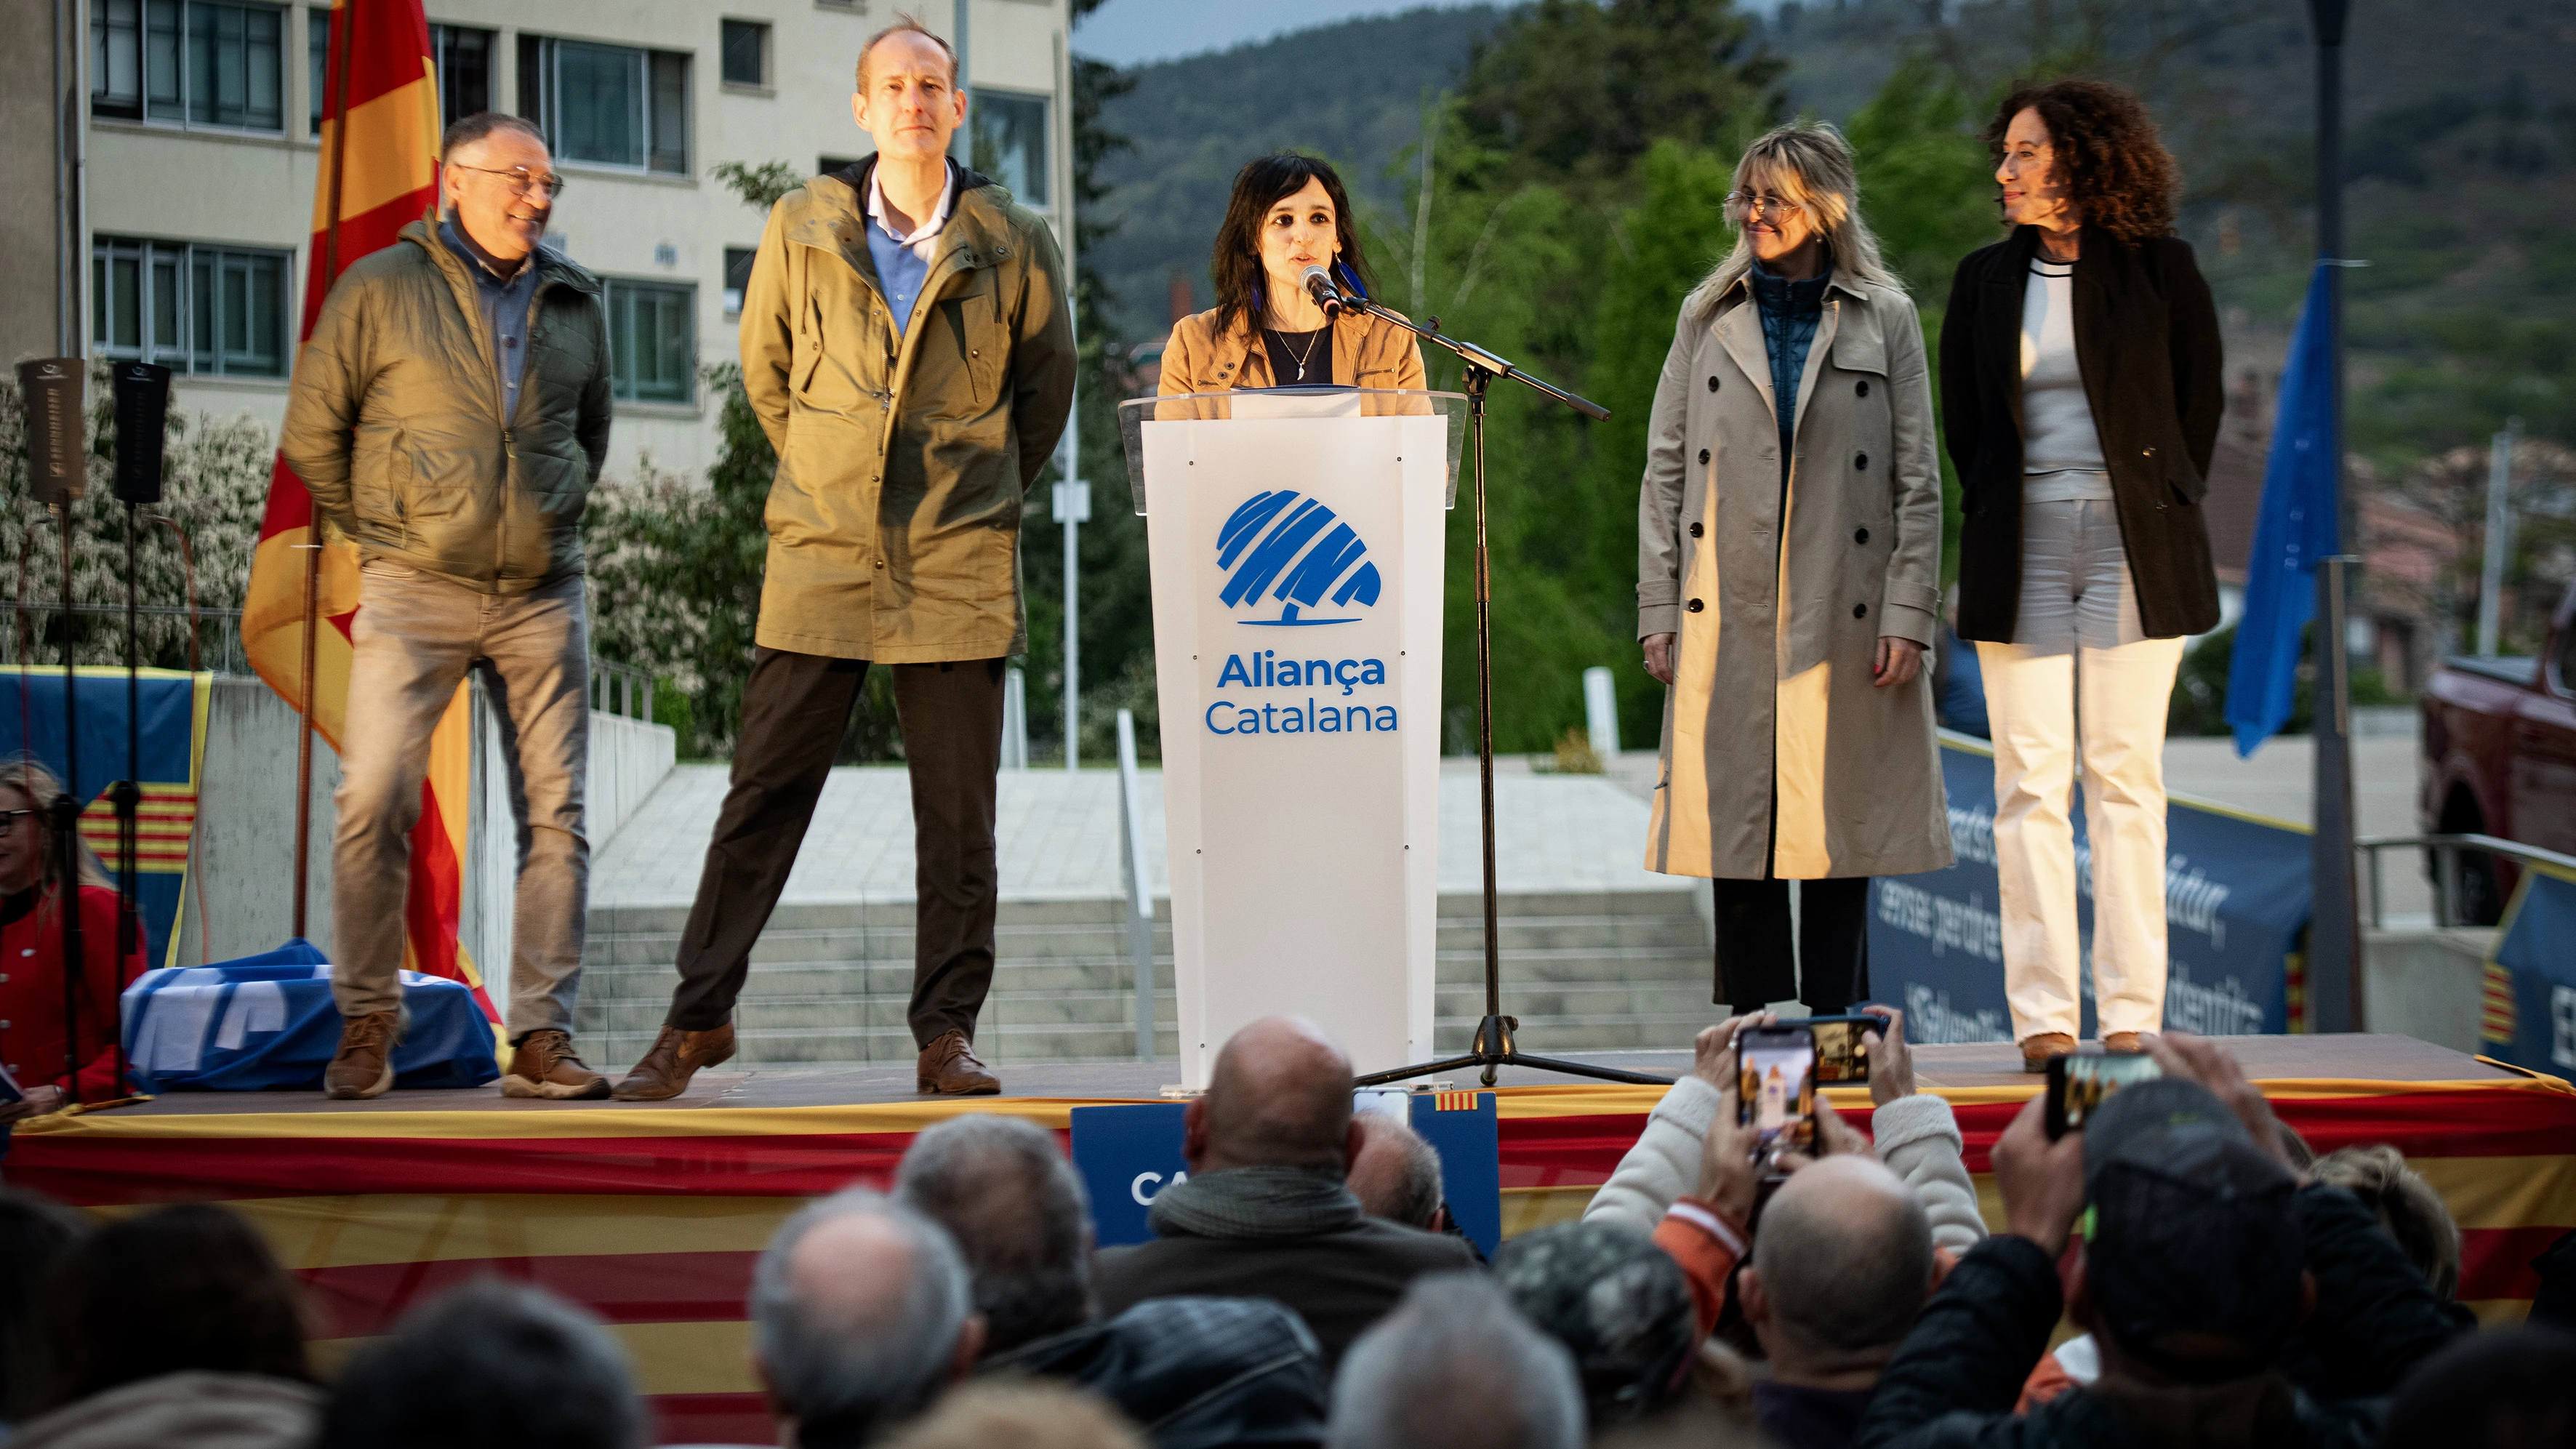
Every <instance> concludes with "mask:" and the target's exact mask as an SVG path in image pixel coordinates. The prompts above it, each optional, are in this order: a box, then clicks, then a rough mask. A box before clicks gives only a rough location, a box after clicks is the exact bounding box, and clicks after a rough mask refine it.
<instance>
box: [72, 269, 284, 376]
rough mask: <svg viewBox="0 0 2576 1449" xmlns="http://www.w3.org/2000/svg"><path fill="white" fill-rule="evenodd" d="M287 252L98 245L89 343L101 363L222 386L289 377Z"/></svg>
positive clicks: (91, 279)
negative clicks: (152, 365)
mask: <svg viewBox="0 0 2576 1449" xmlns="http://www.w3.org/2000/svg"><path fill="white" fill-rule="evenodd" d="M289 260H290V256H289V254H288V253H286V252H280V251H266V250H255V249H252V248H248V247H219V246H206V245H200V244H192V243H188V242H162V241H142V240H137V239H133V238H127V237H105V236H103V237H100V238H98V239H97V242H96V244H95V245H94V246H93V247H92V249H91V253H90V341H91V343H92V344H93V346H94V350H95V351H96V352H97V354H98V355H99V356H101V357H110V358H132V359H139V360H141V361H144V362H158V363H161V364H162V365H164V366H167V367H172V368H176V369H178V370H179V371H181V372H186V373H194V374H198V375H202V376H216V377H284V376H285V375H286V364H287V323H286V304H287V285H286V270H287V263H288V261H289Z"/></svg>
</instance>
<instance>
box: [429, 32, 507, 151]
mask: <svg viewBox="0 0 2576 1449" xmlns="http://www.w3.org/2000/svg"><path fill="white" fill-rule="evenodd" d="M498 40H499V37H498V36H496V35H494V34H493V33H492V32H491V31H489V30H469V29H467V28H466V27H464V26H462V25H433V26H431V27H429V49H430V53H431V54H433V55H435V56H437V57H438V124H439V125H440V126H442V127H445V126H453V125H455V124H456V123H457V122H458V121H461V120H463V119H465V118H466V117H467V116H472V115H479V114H480V113H482V112H484V111H488V110H490V109H492V48H493V46H494V45H495V44H496V43H498Z"/></svg>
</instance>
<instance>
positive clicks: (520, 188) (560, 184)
mask: <svg viewBox="0 0 2576 1449" xmlns="http://www.w3.org/2000/svg"><path fill="white" fill-rule="evenodd" d="M447 164H448V165H450V166H453V167H455V168H456V169H457V170H459V171H480V172H482V173H483V174H484V175H486V176H498V177H500V178H502V179H503V180H505V181H507V182H509V183H510V189H511V190H512V191H514V192H516V193H518V194H519V195H521V196H525V195H527V194H528V193H529V191H531V190H538V191H543V192H544V193H545V195H546V199H547V200H548V201H552V200H554V199H555V198H556V197H558V196H561V195H563V189H564V179H563V178H562V177H560V176H535V175H531V174H529V171H528V168H527V167H525V166H513V167H511V168H510V169H509V170H507V171H495V170H493V169H492V168H491V167H489V166H468V165H466V164H465V163H464V162H462V161H450V162H448V163H447Z"/></svg>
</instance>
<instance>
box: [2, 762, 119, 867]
mask: <svg viewBox="0 0 2576 1449" xmlns="http://www.w3.org/2000/svg"><path fill="white" fill-rule="evenodd" d="M0 786H5V787H7V788H9V789H12V790H15V791H17V792H18V793H19V794H21V795H24V796H26V797H27V803H28V804H29V805H30V806H32V807H34V809H35V810H36V812H37V813H36V816H35V824H36V828H37V829H39V830H43V831H45V832H47V835H48V837H50V835H51V833H52V831H53V828H54V823H53V821H52V820H50V819H48V818H46V812H47V811H48V810H49V809H50V808H51V807H52V805H53V803H54V800H55V798H56V797H57V796H60V795H61V794H62V793H63V782H62V779H61V777H60V776H58V775H56V774H55V773H54V772H53V771H51V770H49V769H47V768H45V764H44V762H43V761H41V760H39V759H37V758H36V757H35V756H34V755H30V754H25V753H20V754H16V755H12V756H10V757H9V758H8V759H5V760H0ZM51 845H52V842H51V839H50V838H48V840H47V846H48V848H47V849H46V851H45V873H44V875H43V877H42V878H41V879H42V880H43V882H44V884H46V885H47V886H52V885H56V884H58V883H59V882H60V876H59V875H58V874H57V873H58V872H59V871H60V870H61V869H62V866H61V864H60V862H61V859H62V858H61V857H60V856H58V855H56V854H55V853H54V851H53V850H52V849H51ZM73 853H74V855H75V856H77V857H78V859H79V861H80V883H81V884H82V885H85V886H107V885H111V884H113V882H111V881H110V880H109V879H108V878H107V867H105V866H103V865H101V864H99V860H98V856H97V854H96V853H95V852H93V851H92V850H91V849H90V848H89V842H88V841H86V840H84V841H81V842H79V843H78V845H77V847H76V848H75V850H74V852H73Z"/></svg>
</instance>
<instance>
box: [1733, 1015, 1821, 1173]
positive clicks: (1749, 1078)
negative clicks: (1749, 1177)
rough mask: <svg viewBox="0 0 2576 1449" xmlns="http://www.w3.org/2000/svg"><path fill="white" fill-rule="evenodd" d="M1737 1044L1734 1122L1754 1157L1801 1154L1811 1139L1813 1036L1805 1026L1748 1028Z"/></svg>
mask: <svg viewBox="0 0 2576 1449" xmlns="http://www.w3.org/2000/svg"><path fill="white" fill-rule="evenodd" d="M1735 1044H1736V1063H1737V1066H1736V1074H1735V1077H1736V1100H1735V1122H1736V1125H1737V1126H1739V1127H1750V1128H1752V1129H1753V1130H1754V1134H1755V1137H1754V1147H1753V1155H1754V1157H1755V1158H1756V1159H1768V1158H1771V1157H1774V1156H1776V1155H1778V1154H1780V1153H1782V1152H1806V1151H1809V1150H1811V1149H1812V1148H1813V1147H1814V1145H1815V1139H1816V1117H1815V1111H1816V1037H1815V1033H1813V1032H1811V1031H1809V1030H1808V1029H1807V1028H1806V1027H1805V1026H1803V1025H1801V1026H1761V1027H1749V1028H1747V1029H1745V1030H1744V1031H1742V1032H1740V1033H1738V1034H1737V1035H1736V1038H1735Z"/></svg>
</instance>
